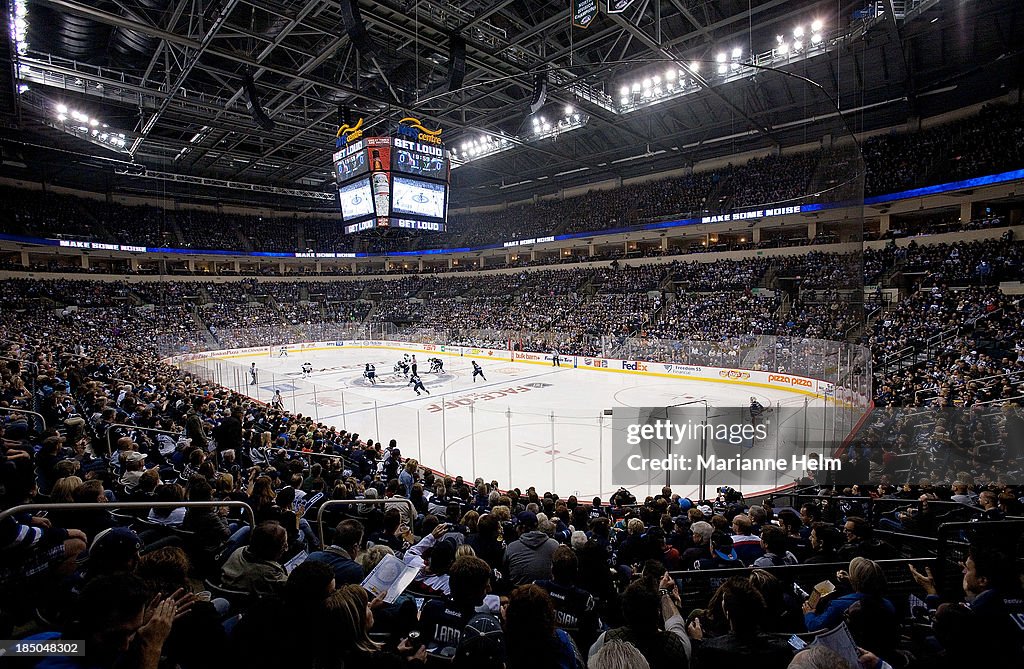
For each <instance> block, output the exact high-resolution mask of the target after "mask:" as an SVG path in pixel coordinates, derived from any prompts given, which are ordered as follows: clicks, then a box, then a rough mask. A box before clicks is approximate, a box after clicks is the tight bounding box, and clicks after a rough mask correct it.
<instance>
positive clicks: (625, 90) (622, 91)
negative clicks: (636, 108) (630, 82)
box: [619, 86, 629, 96]
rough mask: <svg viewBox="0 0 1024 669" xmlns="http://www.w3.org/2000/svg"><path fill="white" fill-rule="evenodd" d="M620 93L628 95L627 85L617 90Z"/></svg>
mask: <svg viewBox="0 0 1024 669" xmlns="http://www.w3.org/2000/svg"><path fill="white" fill-rule="evenodd" d="M619 93H621V94H622V95H624V96H625V95H629V86H623V87H622V90H620V91H619Z"/></svg>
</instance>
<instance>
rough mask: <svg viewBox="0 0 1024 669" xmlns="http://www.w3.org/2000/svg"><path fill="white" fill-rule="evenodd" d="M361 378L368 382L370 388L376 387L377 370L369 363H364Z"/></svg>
mask: <svg viewBox="0 0 1024 669" xmlns="http://www.w3.org/2000/svg"><path fill="white" fill-rule="evenodd" d="M363 378H364V379H366V380H367V381H369V382H370V385H371V386H375V385H377V368H376V367H375V366H373V365H371V364H370V363H366V369H364V370H363Z"/></svg>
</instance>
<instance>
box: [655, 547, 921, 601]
mask: <svg viewBox="0 0 1024 669" xmlns="http://www.w3.org/2000/svg"><path fill="white" fill-rule="evenodd" d="M936 561H937V558H934V557H923V558H901V559H896V560H877V562H878V564H879V566H881V568H882V571H883V573H884V574H885V580H886V590H885V594H886V598H887V599H889V601H891V602H892V603H893V605H894V606H895V607H896V609H897V611H898V612H901V613H902V614H908V613H909V600H910V597H909V596H910V595H911V594H916V595H918V596H921V589H920V587H919V586H918V585H917V583H916V582H915V581H914V578H913V576H912V575H911V573H910V565H914V568H915V569H917V570H918V571H920V572H924V571H925V568H926V567H932V566H933V565H935V564H936ZM849 566H850V563H849V562H834V563H822V564H808V565H803V564H798V565H787V566H779V567H758V569H762V570H764V571H766V572H768V573H770V574H772V575H773V576H775V577H776V578H777V579H779V581H781V582H782V584H783V587H784V589H786V590H790V591H791V590H793V585H794V584H796V585H799V586H800V588H801V589H802V590H803V591H805V592H812V591H813V590H814V586H815V585H816V584H817V583H820V582H822V581H832V582H833V583H835V582H836V580H837V578H836V572H837V571H840V570H845V569H848V568H849ZM753 569H754V568H753V567H739V568H736V569H707V570H702V569H691V570H687V571H670V572H669V574H670V575H671V576H672V577H673V578H674V579H675V580H676V583H677V584H678V586H679V598H680V600H681V605H680V607H679V608H680V611H683V612H689V611H692V610H694V609H703V608H706V607H707V605H708V602H709V601H711V597H712V595H714V594H715V590H716V589H717V588H718V586H720V585H721V584H722V583H724V582H725V581H727V580H729V579H730V578H732V577H733V576H740V577H744V578H746V577H748V576H750V572H751V571H753Z"/></svg>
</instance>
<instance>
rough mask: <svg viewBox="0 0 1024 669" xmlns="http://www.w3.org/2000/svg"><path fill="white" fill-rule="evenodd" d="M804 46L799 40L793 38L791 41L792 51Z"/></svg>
mask: <svg viewBox="0 0 1024 669" xmlns="http://www.w3.org/2000/svg"><path fill="white" fill-rule="evenodd" d="M802 48H804V43H803V42H802V41H801V40H795V41H794V42H793V51H799V50H800V49H802Z"/></svg>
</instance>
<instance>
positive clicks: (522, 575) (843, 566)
mask: <svg viewBox="0 0 1024 669" xmlns="http://www.w3.org/2000/svg"><path fill="white" fill-rule="evenodd" d="M109 315H110V314H109V313H105V314H103V315H102V316H101V317H99V318H96V319H93V320H90V321H88V322H87V321H84V320H65V321H64V322H62V323H60V324H59V325H61V326H62V327H56V328H52V329H50V328H47V330H46V331H44V329H43V328H41V327H40V321H42V322H46V321H47V320H48V319H55V318H59V317H58V316H57V315H55V314H53V313H46V312H38V313H36V314H34V315H33V316H32V317H28V318H26V317H24V315H20V314H19V317H18V318H14V317H12V316H11V315H10V314H7V313H4V314H0V319H3V325H4V326H5V329H6V332H7V333H8V336H9V337H10V339H8V340H7V342H6V343H5V344H4V348H3V353H4V354H6V355H7V357H11V358H15V359H19V358H20V359H22V360H25V361H28V360H31V361H33V362H34V363H35V364H36V365H37V367H33V368H32V369H31V371H29V367H28V366H27V365H23V364H19V363H17V362H13V363H11V364H8V365H6V366H4V368H3V371H4V373H3V374H2V375H0V391H2V394H3V397H4V399H5V402H7V403H8V404H9V405H10V406H11V407H13V408H15V409H18V408H21V409H27V408H28V407H35V408H38V409H40V410H41V411H42V412H43V414H44V415H45V417H46V419H47V425H48V426H50V427H47V428H42V427H41V426H36V425H33V424H32V422H31V420H30V418H29V416H27V415H25V414H21V415H19V414H18V413H17V411H15V412H14V413H11V414H7V415H5V416H3V418H2V419H0V430H2V437H3V440H2V441H0V464H2V465H3V466H2V467H0V483H2V484H3V485H2V486H0V490H2V498H0V503H2V507H0V508H3V509H7V508H10V507H12V506H15V505H17V504H20V503H23V502H27V501H32V502H35V503H40V502H42V503H45V502H47V501H50V500H53V501H57V500H67V501H71V502H73V503H82V502H97V501H101V502H111V503H113V504H114V505H116V504H118V503H126V502H141V503H143V504H146V503H147V502H149V503H157V502H162V503H164V504H165V505H166V506H164V507H162V508H158V507H154V508H147V507H143V508H141V509H138V508H132V509H128V508H125V509H122V513H118V514H116V515H115V514H112V513H110V511H109V510H94V509H90V510H87V511H85V510H83V511H80V512H75V511H63V510H61V511H57V510H54V511H53V512H52V513H51V514H50V515H46V516H44V515H39V514H35V515H33V513H31V512H29V513H18V514H15V515H12V516H8V517H7V518H5V519H3V520H2V521H0V537H3V542H2V543H0V595H2V596H0V636H4V637H6V638H18V637H27V640H28V641H30V642H43V641H50V642H53V641H57V640H61V639H64V640H71V639H81V640H83V641H84V643H85V644H86V658H85V659H84V660H82V661H77V660H75V661H72V662H66V661H63V660H62V661H61V662H56V661H55V659H53V658H37V659H34V660H31V662H30V663H29V666H34V667H38V668H40V669H52V668H53V667H58V666H60V667H66V666H82V667H84V666H89V667H104V668H108V667H122V666H131V667H139V668H140V669H158V668H159V667H162V666H181V667H219V666H226V665H227V664H229V663H232V662H239V663H241V665H242V666H246V667H253V668H254V669H260V668H262V667H268V668H269V667H274V668H277V667H281V666H294V667H301V668H303V669H305V668H307V667H308V668H309V669H314V668H316V669H322V668H323V667H337V668H340V667H354V666H371V665H372V664H376V663H383V666H406V665H407V664H408V663H410V662H411V663H420V662H425V663H427V666H432V665H433V664H436V663H442V665H443V666H449V665H450V666H454V667H456V669H459V668H462V667H467V668H472V669H478V668H479V667H483V666H494V667H501V666H510V667H511V666H524V665H527V664H534V665H537V666H540V667H571V668H573V669H582V668H583V667H584V666H588V667H595V668H604V667H617V668H618V667H628V668H629V669H634V668H642V667H653V668H656V669H663V668H664V669H668V668H669V667H672V668H678V667H690V666H693V667H707V666H717V665H723V666H725V665H731V664H734V663H737V662H751V661H753V662H756V663H757V664H758V666H762V667H765V668H766V669H783V668H789V667H791V668H793V669H801V668H804V667H808V666H811V667H826V666H827V667H843V669H851V668H852V665H850V664H843V663H844V662H848V660H843V659H841V658H840V657H839V656H837V655H836V654H835V651H831V650H829V649H828V648H824V649H822V648H820V647H819V646H821V644H815V645H814V646H813V647H812V648H810V649H809V650H805V651H803V652H800V653H798V652H797V649H796V648H794V647H792V646H791V645H790V644H789V643H787V640H788V639H789V638H790V637H791V636H793V635H797V636H798V638H801V639H807V640H810V639H812V638H813V637H814V635H815V633H816V632H821V631H827V630H833V629H836V628H837V627H840V625H844V626H845V629H846V630H847V631H848V633H849V634H850V636H851V637H852V642H853V646H854V647H855V648H856V650H855V651H854V652H855V654H856V655H857V656H858V659H857V665H858V666H861V667H866V668H872V669H873V668H875V667H878V666H884V665H882V664H881V662H883V661H884V662H885V663H887V664H888V665H890V666H901V667H903V666H909V667H916V666H932V665H935V666H939V667H950V668H951V667H958V666H964V663H965V662H967V661H969V660H970V658H977V657H978V654H979V652H982V651H981V650H980V649H984V651H983V652H984V653H991V657H993V658H1000V659H1002V660H1004V661H1007V662H1009V663H1010V664H1012V663H1014V662H1017V661H1018V660H1019V658H1020V657H1022V650H1024V647H1022V645H1021V644H1022V643H1024V638H1022V633H1021V630H1020V629H1019V627H1017V626H1016V625H1015V623H1014V621H1015V620H1016V619H1017V617H1018V616H1019V615H1021V614H1022V612H1024V604H1022V599H1021V597H1020V590H1021V583H1020V566H1019V564H1020V563H1019V556H1020V551H1021V549H1022V545H1021V532H1020V521H1013V520H1007V519H1006V517H1007V516H1011V517H1012V516H1018V515H1019V514H1020V513H1021V510H1022V501H1024V500H1022V496H1024V490H1021V489H1020V487H1018V486H1014V485H1008V484H1006V483H1003V482H1001V481H1000V480H998V479H997V477H995V476H993V475H991V473H990V472H989V471H981V472H979V473H978V474H977V475H974V474H970V473H967V472H959V473H953V474H951V475H949V477H947V478H937V479H933V480H924V481H920V482H919V483H916V484H907V485H904V486H895V485H893V483H892V482H893V480H894V475H895V473H896V470H895V469H894V467H895V466H896V465H895V463H896V462H898V454H897V453H895V452H894V450H895V449H893V448H891V444H889V443H886V442H883V441H878V442H874V441H866V442H864V443H862V444H858V445H856V446H855V447H854V448H853V449H852V450H851V453H852V454H851V455H848V456H844V457H847V458H848V459H849V461H850V462H854V463H857V462H863V463H864V464H865V465H867V466H865V467H861V468H860V469H859V470H856V471H857V472H858V473H853V472H851V474H850V475H851V476H852V477H853V478H852V480H851V481H850V482H849V483H846V482H843V483H839V482H838V481H833V482H830V481H828V480H818V481H815V480H807V481H804V482H803V483H804V484H806V485H805V486H804V487H803V488H802V491H803V493H804V495H805V496H803V497H792V498H786V497H783V498H779V499H778V500H775V501H774V502H773V501H772V500H771V499H765V501H764V502H763V503H756V504H751V503H747V502H745V501H744V500H743V498H742V496H741V495H740V494H739V493H737V492H735V491H733V490H731V489H730V488H727V487H726V488H720V489H719V490H718V492H717V494H713V495H711V496H710V497H709V498H708V499H688V498H685V497H681V496H680V495H678V494H675V493H674V492H673V490H672V489H671V488H670V487H665V488H663V489H662V490H661V492H660V493H658V494H656V495H651V496H649V497H647V498H646V499H643V500H637V499H635V498H634V497H633V496H632V494H631V493H629V492H628V491H627V490H625V489H621V490H619V491H617V492H616V493H614V494H612V495H610V496H606V497H604V498H596V499H593V500H580V499H577V498H576V497H575V496H567V497H563V496H560V495H559V494H557V493H555V492H553V491H548V492H541V491H540V490H538V489H536V488H534V487H519V488H512V489H506V488H505V487H503V486H500V485H499V483H498V482H496V481H490V482H488V481H486V480H484V479H477V480H475V481H468V480H464V479H463V478H462V477H452V476H442V475H440V474H437V473H435V472H434V471H432V470H430V469H426V468H424V467H422V466H421V465H420V464H419V463H418V462H417V461H416V460H415V459H412V458H405V457H403V455H402V453H401V451H400V448H399V447H400V445H399V444H397V443H396V442H394V441H393V440H392V441H391V442H390V443H389V444H388V445H387V446H386V447H385V446H384V440H387V438H388V437H387V435H386V434H382V435H374V436H373V437H370V438H367V437H362V436H360V435H355V434H350V433H347V432H345V431H344V430H340V429H338V428H336V427H329V426H325V425H321V424H318V423H316V422H315V421H314V420H313V419H312V418H310V417H308V416H301V415H296V414H289V413H287V412H284V411H282V410H280V409H277V408H274V407H268V406H266V405H263V404H261V403H258V402H254V401H252V400H251V399H250V398H248V397H242V396H239V395H236V394H233V393H232V392H230V391H228V390H226V389H224V388H220V387H218V386H216V385H214V384H211V383H208V382H204V381H202V380H201V379H198V378H196V377H194V376H192V375H189V374H188V373H187V372H185V371H182V370H179V369H176V368H173V367H169V366H166V365H163V364H161V363H159V362H157V361H156V360H155V359H154V358H151V357H149V356H148V355H147V348H146V347H147V346H148V344H147V343H146V342H145V341H142V342H139V341H137V340H136V339H135V338H136V337H138V336H139V335H145V332H144V330H143V329H142V328H139V329H135V330H132V331H130V332H120V331H118V330H117V328H116V327H114V328H110V327H109V319H108V317H109ZM152 327H158V326H152ZM29 382H31V384H30V383H29ZM33 388H34V389H36V390H33ZM54 426H57V427H54ZM145 427H159V428H160V429H161V430H164V431H165V432H164V433H154V432H147V431H145V430H142V429H139V428H145ZM890 456H891V457H890ZM1012 456H1013V454H1011V453H996V454H989V457H995V458H997V459H998V458H1007V457H1012ZM876 465H877V466H876ZM1011 469H1012V467H1011ZM941 473H942V474H945V473H946V472H941ZM319 493H324V496H319ZM326 499H334V500H355V502H354V503H344V504H340V505H335V506H333V507H331V508H324V509H322V514H321V513H320V511H321V509H320V505H321V504H323V503H324V500H326ZM377 499H386V500H387V502H386V503H385V504H384V505H383V506H372V505H370V504H365V505H364V504H362V503H361V500H366V501H371V500H377ZM204 502H214V506H213V507H206V508H204V507H189V508H185V507H184V506H180V505H184V504H185V503H204ZM238 502H242V503H244V504H247V505H248V507H249V508H251V509H252V512H253V517H252V518H251V519H250V518H249V516H248V514H247V513H243V512H242V511H241V510H240V508H239V507H237V506H235V507H229V506H223V507H217V506H216V504H217V503H222V504H225V505H227V504H229V503H236V504H237V503H238ZM175 505H179V506H175ZM124 512H128V513H124ZM318 518H322V525H321V526H318V525H317V521H318ZM950 519H954V520H956V519H960V520H972V521H975V522H974V523H972V524H971V530H970V531H967V532H966V533H965V534H963V535H957V536H955V537H953V539H954V540H955V541H956V542H957V544H956V545H957V546H958V547H961V546H962V548H958V549H959V550H961V551H962V553H961V554H960V556H961V557H962V559H963V563H962V565H961V566H960V567H958V566H957V565H956V562H955V559H956V558H955V557H954V556H949V555H946V554H942V553H938V552H936V551H935V550H934V549H933V548H929V547H930V546H932V543H931V542H929V541H926V540H923V539H922V537H925V538H927V537H933V541H948V540H949V539H950V536H949V535H948V533H946V534H941V533H940V529H939V526H940V524H941V523H942V522H946V521H948V520H950ZM321 532H322V534H321ZM908 557H910V558H913V559H907V558H908ZM384 560H388V561H396V560H397V563H396V564H397V565H399V566H400V567H401V568H408V569H410V570H411V573H412V574H414V577H413V580H412V583H411V584H410V585H409V586H408V587H407V589H405V590H404V591H403V592H401V593H400V594H399V595H398V597H397V599H393V600H392V601H390V602H386V601H385V599H384V597H382V596H376V597H375V596H374V594H375V593H367V592H366V591H365V590H364V589H363V588H362V587H361V585H360V584H361V583H362V582H363V580H364V578H365V577H366V575H367V574H369V573H370V572H371V571H372V570H373V569H374V568H375V567H377V566H378V565H379V564H380V563H381V562H382V561H384ZM961 568H962V574H961V573H958V572H959V570H961ZM722 570H726V571H722ZM825 581H827V582H829V585H830V586H831V588H834V590H833V591H832V592H829V593H828V594H823V592H824V589H823V587H822V583H823V582H825ZM807 592H810V593H812V594H811V595H810V596H809V597H805V595H804V594H802V593H807ZM910 594H914V595H915V597H916V598H917V600H918V602H919V603H918V604H914V603H913V602H912V601H908V595H910ZM417 599H419V600H421V601H422V604H420V603H418V602H417ZM295 621H302V622H301V624H297V623H295ZM845 633H846V632H842V631H841V632H839V634H841V635H842V634H845Z"/></svg>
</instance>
